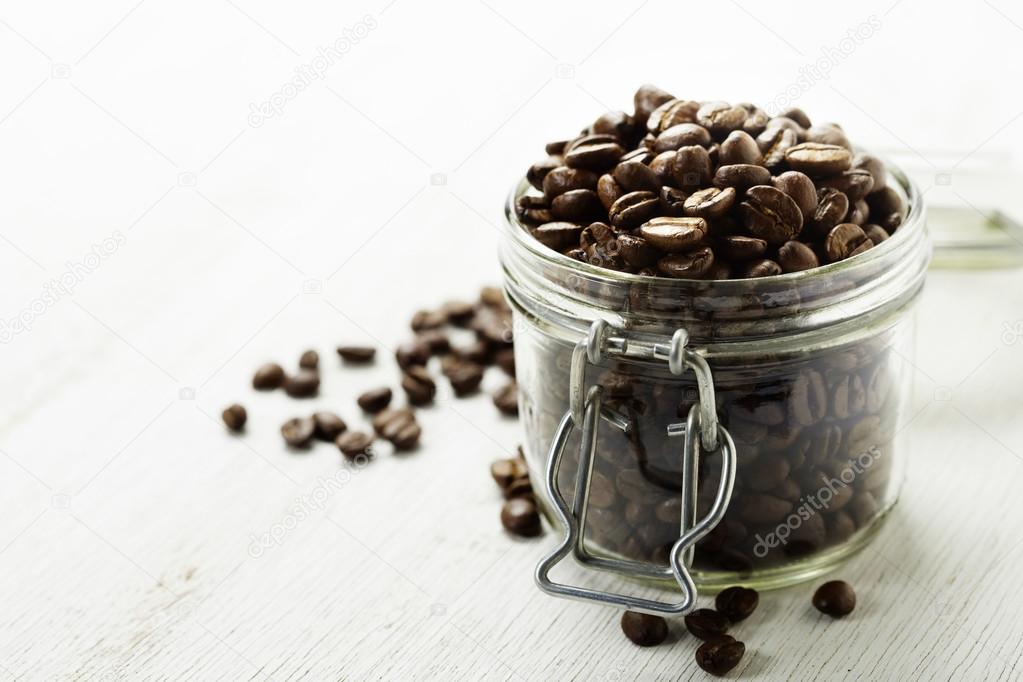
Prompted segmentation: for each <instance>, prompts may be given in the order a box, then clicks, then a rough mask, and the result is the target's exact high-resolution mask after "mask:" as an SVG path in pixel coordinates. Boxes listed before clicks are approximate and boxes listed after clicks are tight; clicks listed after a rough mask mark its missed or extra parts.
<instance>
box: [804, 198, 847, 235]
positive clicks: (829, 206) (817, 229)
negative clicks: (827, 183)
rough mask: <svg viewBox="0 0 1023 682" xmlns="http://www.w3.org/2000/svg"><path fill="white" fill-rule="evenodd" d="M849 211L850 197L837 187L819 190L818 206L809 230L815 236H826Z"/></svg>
mask: <svg viewBox="0 0 1023 682" xmlns="http://www.w3.org/2000/svg"><path fill="white" fill-rule="evenodd" d="M848 212H849V198H848V197H847V196H845V195H844V194H842V193H841V192H839V191H838V190H837V189H832V188H830V187H825V188H823V189H821V190H820V191H819V192H817V208H816V210H815V211H814V212H813V221H812V222H811V224H810V230H809V231H810V232H811V233H812V235H813V236H814V237H825V236H827V234H828V232H830V231H831V230H832V229H834V227H835V225H838V224H839V223H840V222H842V218H844V217H845V214H846V213H848Z"/></svg>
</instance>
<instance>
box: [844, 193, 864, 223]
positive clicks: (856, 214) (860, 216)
mask: <svg viewBox="0 0 1023 682" xmlns="http://www.w3.org/2000/svg"><path fill="white" fill-rule="evenodd" d="M869 217H870V206H869V205H868V204H867V202H866V201H864V200H863V199H860V200H858V201H856V202H855V203H854V204H853V205H852V206H850V207H849V212H848V213H846V214H845V218H844V219H843V220H842V222H843V223H852V224H853V225H859V226H860V227H863V226H864V225H865V224H866V222H867V219H868V218H869Z"/></svg>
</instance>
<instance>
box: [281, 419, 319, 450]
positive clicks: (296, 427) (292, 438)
mask: <svg viewBox="0 0 1023 682" xmlns="http://www.w3.org/2000/svg"><path fill="white" fill-rule="evenodd" d="M314 433H316V423H315V422H314V421H313V419H312V417H294V418H292V419H289V420H288V421H286V422H284V424H282V425H281V436H283V437H284V442H285V443H287V444H288V445H289V446H290V447H293V448H304V447H308V446H309V443H310V442H312V440H313V434H314Z"/></svg>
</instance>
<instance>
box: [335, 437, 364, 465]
mask: <svg viewBox="0 0 1023 682" xmlns="http://www.w3.org/2000/svg"><path fill="white" fill-rule="evenodd" d="M334 444H335V445H337V447H338V449H339V450H341V454H343V455H344V456H345V457H347V458H348V459H355V458H356V457H358V456H359V455H365V456H369V455H371V454H372V452H371V450H370V448H371V447H372V445H373V437H372V436H370V435H369V434H367V433H364V432H362V431H345V432H344V433H342V434H341V435H340V436H338V437H337V439H336V440H335V441H334Z"/></svg>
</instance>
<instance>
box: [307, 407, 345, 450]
mask: <svg viewBox="0 0 1023 682" xmlns="http://www.w3.org/2000/svg"><path fill="white" fill-rule="evenodd" d="M313 427H314V430H313V436H314V437H315V438H317V439H319V440H325V441H327V442H328V443H329V442H331V441H333V440H334V439H335V438H337V437H338V436H340V435H341V434H342V433H343V432H344V431H345V430H346V429H347V428H348V424H345V420H344V419H342V418H341V417H339V416H337V415H336V414H334V413H333V412H316V413H315V414H313Z"/></svg>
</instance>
